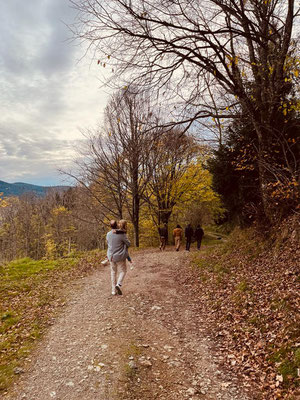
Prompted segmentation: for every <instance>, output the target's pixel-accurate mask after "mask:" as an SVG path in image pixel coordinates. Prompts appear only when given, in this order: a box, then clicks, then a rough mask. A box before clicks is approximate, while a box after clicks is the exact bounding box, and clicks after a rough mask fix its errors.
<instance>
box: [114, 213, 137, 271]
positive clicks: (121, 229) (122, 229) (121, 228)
mask: <svg viewBox="0 0 300 400" xmlns="http://www.w3.org/2000/svg"><path fill="white" fill-rule="evenodd" d="M114 233H116V234H119V233H125V234H126V233H127V221H126V219H120V221H119V222H118V229H116V230H114ZM127 260H128V261H129V264H130V269H131V270H132V269H133V268H134V267H133V261H132V259H131V257H130V255H129V254H128V256H127Z"/></svg>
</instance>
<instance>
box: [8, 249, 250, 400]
mask: <svg viewBox="0 0 300 400" xmlns="http://www.w3.org/2000/svg"><path fill="white" fill-rule="evenodd" d="M134 262H135V265H136V267H135V269H134V270H133V271H130V270H129V271H128V274H127V276H126V280H125V282H124V286H123V296H111V295H110V274H109V267H104V268H102V267H101V268H99V270H98V271H97V272H95V273H94V274H93V275H91V276H89V277H87V278H84V279H82V280H81V281H80V286H79V287H78V289H75V290H74V293H73V295H72V296H71V298H70V299H69V301H68V304H67V306H66V308H65V310H64V312H63V313H62V314H61V316H60V317H59V318H58V320H57V321H56V322H55V324H54V325H53V326H52V327H51V328H49V331H48V333H47V334H46V335H45V336H44V338H43V340H42V341H41V342H40V343H39V345H38V348H37V350H36V351H35V354H34V355H33V357H32V362H31V364H30V367H29V368H28V370H27V371H26V372H25V373H24V374H23V375H22V376H21V377H20V380H19V381H18V382H17V384H16V385H15V387H14V389H13V393H11V394H10V395H9V397H7V398H9V399H17V400H19V399H26V400H47V399H56V400H63V399H64V400H77V399H78V400H79V399H80V400H116V399H118V400H134V399H136V400H147V399H165V400H184V399H193V400H196V399H207V400H213V399H222V400H253V399H254V397H253V396H250V395H247V394H246V392H245V389H244V388H243V382H239V381H238V379H237V378H236V377H233V376H229V375H227V374H226V373H225V372H224V371H222V370H221V369H220V368H219V367H218V363H217V362H218V357H219V356H218V354H217V352H216V351H215V350H214V343H213V335H212V334H210V333H209V332H208V331H207V327H206V326H205V315H200V314H199V309H198V307H197V301H196V299H194V298H193V295H192V294H191V291H190V290H189V286H188V285H183V284H180V279H179V280H178V279H176V277H178V276H180V274H182V273H184V269H185V268H186V266H187V264H188V254H187V253H186V252H179V253H178V252H174V251H173V249H168V250H167V251H165V252H163V253H162V252H159V251H157V250H152V251H149V250H148V251H141V252H138V253H136V255H135V257H134Z"/></svg>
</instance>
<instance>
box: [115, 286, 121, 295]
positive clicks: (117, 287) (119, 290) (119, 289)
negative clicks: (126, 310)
mask: <svg viewBox="0 0 300 400" xmlns="http://www.w3.org/2000/svg"><path fill="white" fill-rule="evenodd" d="M116 291H117V294H119V295H120V296H121V295H122V290H121V288H120V286H118V285H117V286H116Z"/></svg>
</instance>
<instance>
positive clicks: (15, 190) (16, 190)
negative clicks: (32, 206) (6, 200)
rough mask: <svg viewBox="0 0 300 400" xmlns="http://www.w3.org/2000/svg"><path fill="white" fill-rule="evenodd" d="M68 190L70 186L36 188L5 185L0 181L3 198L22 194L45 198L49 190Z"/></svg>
mask: <svg viewBox="0 0 300 400" xmlns="http://www.w3.org/2000/svg"><path fill="white" fill-rule="evenodd" d="M69 188H70V186H38V185H31V184H29V183H23V182H16V183H7V182H3V181H0V193H3V196H4V197H5V196H7V197H8V196H21V195H22V194H24V193H35V194H36V195H38V196H45V194H46V193H47V191H48V190H49V189H52V190H56V191H58V192H64V191H66V190H68V189H69Z"/></svg>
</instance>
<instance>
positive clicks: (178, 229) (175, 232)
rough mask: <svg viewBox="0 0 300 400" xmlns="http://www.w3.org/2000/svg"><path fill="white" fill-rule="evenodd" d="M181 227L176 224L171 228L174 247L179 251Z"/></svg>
mask: <svg viewBox="0 0 300 400" xmlns="http://www.w3.org/2000/svg"><path fill="white" fill-rule="evenodd" d="M182 232H183V231H182V229H181V226H180V225H177V226H176V228H175V229H174V230H173V236H174V240H175V249H176V251H179V248H180V244H181V240H182Z"/></svg>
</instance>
